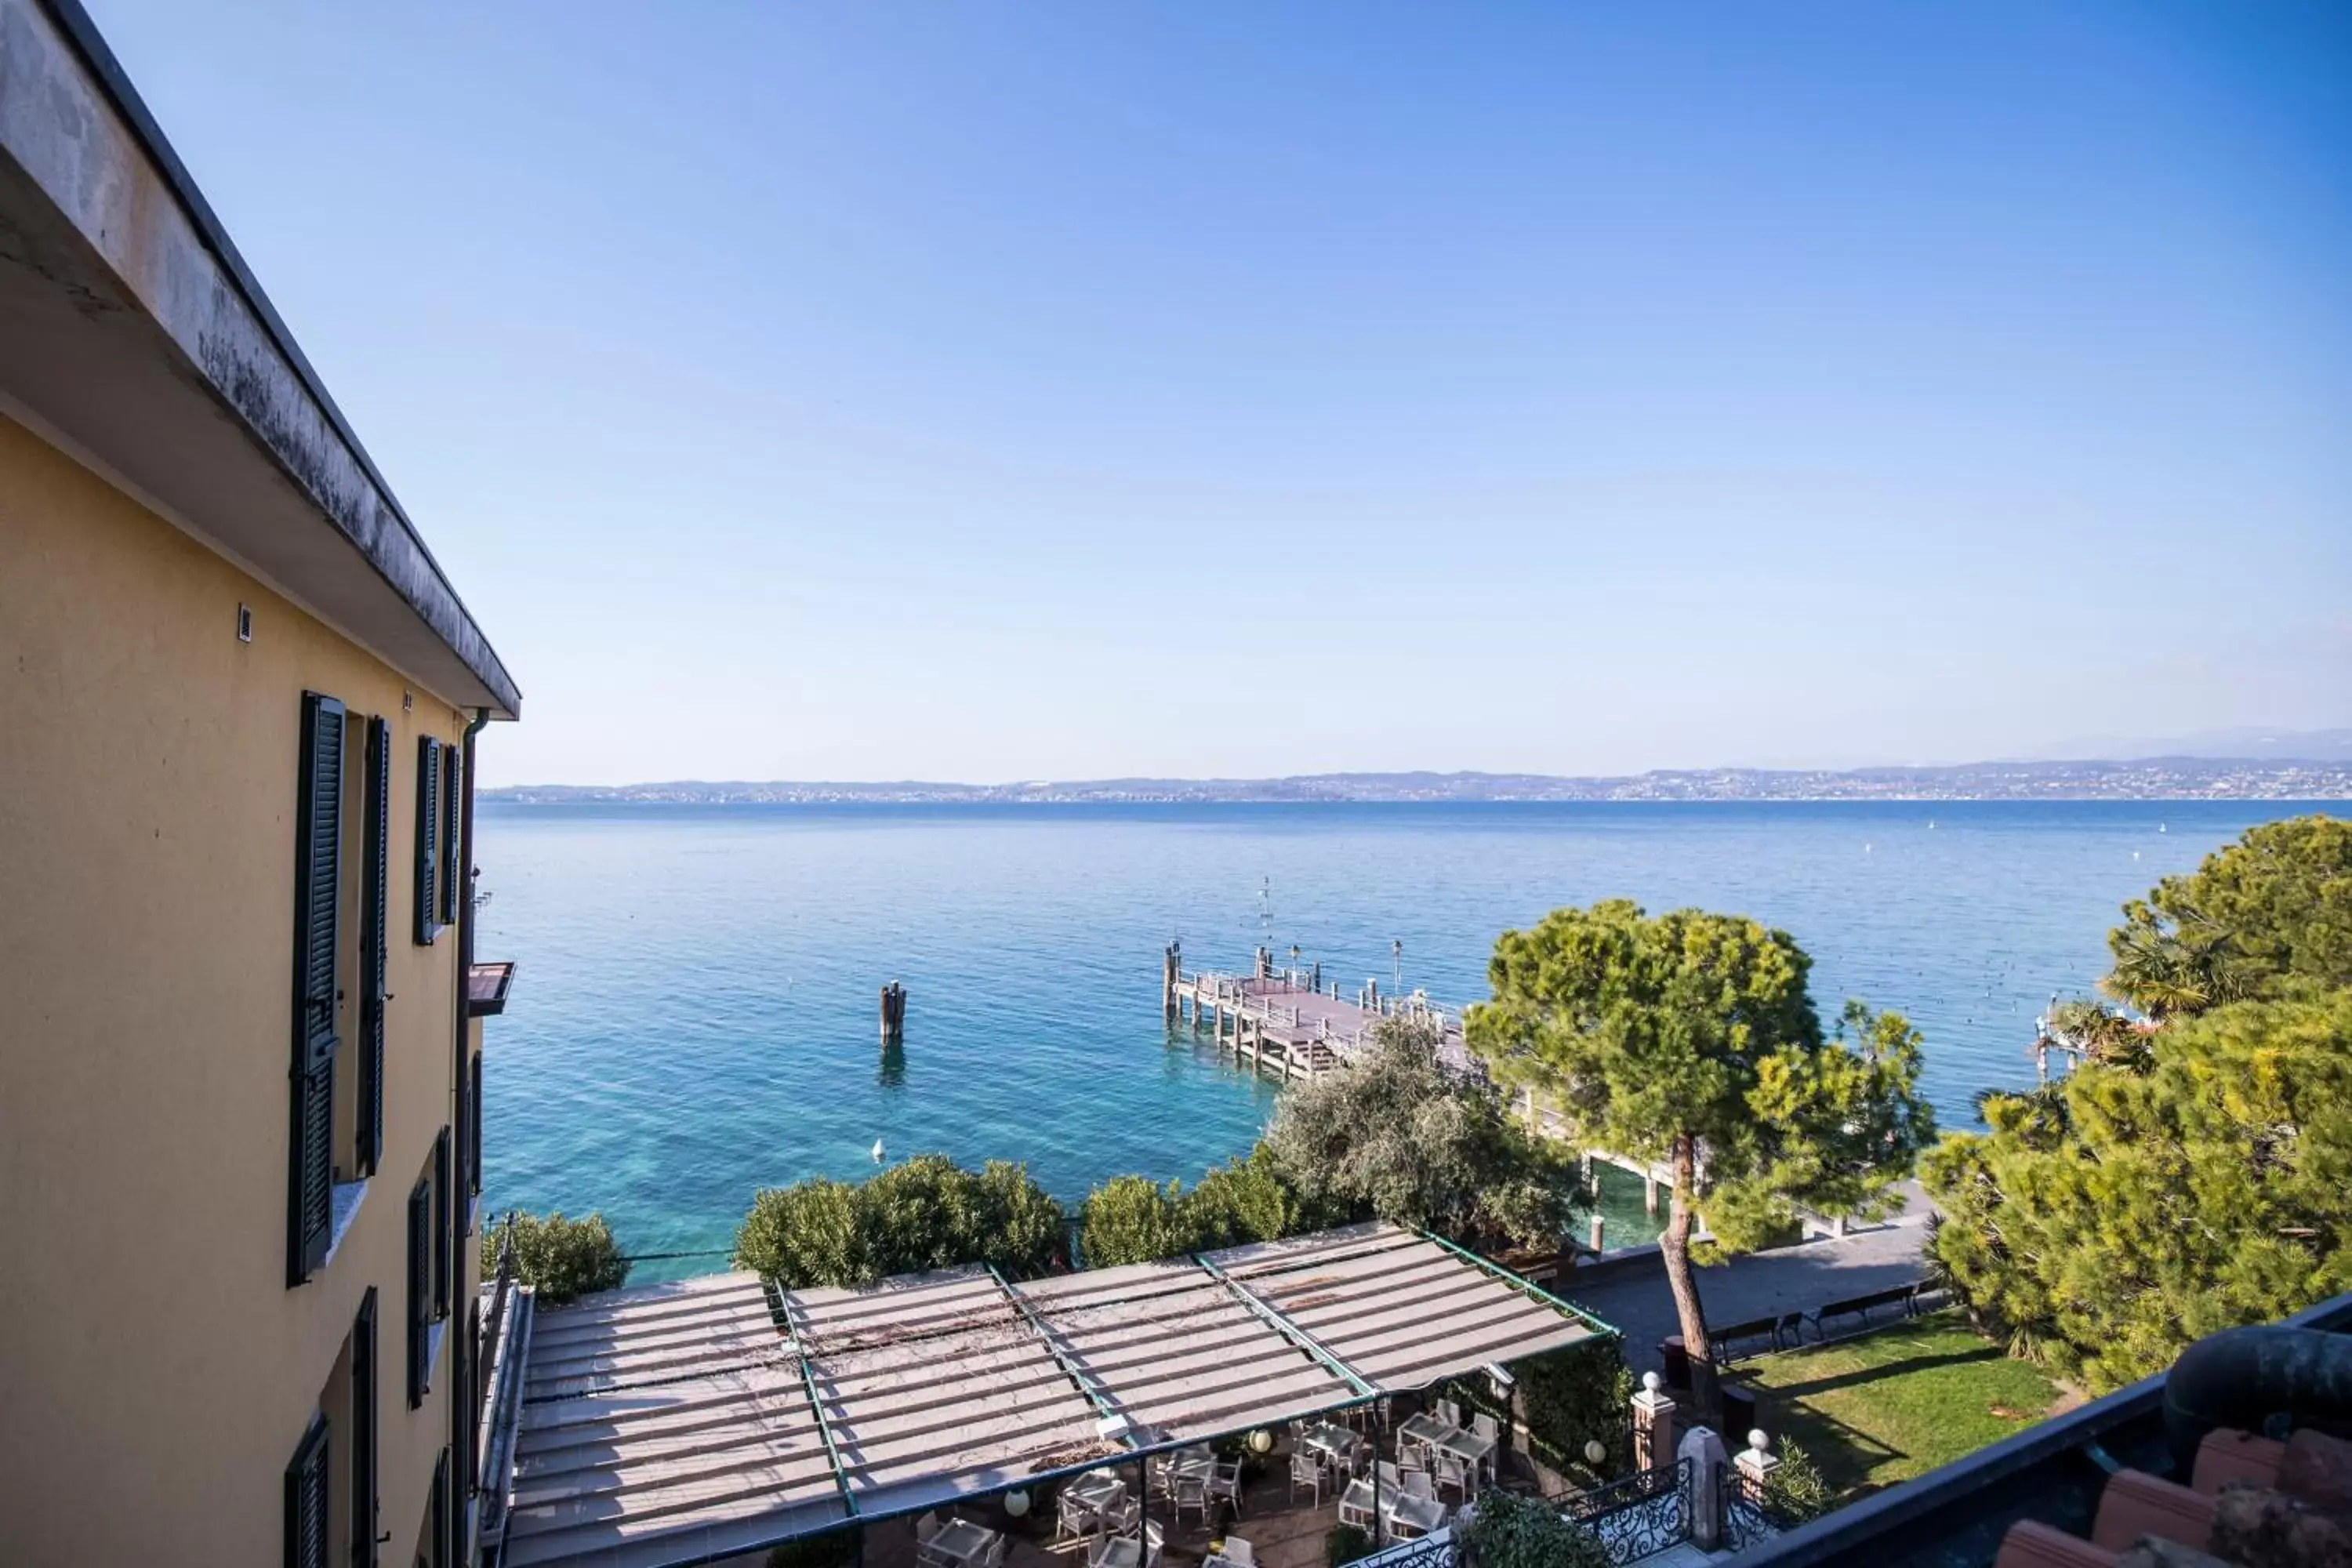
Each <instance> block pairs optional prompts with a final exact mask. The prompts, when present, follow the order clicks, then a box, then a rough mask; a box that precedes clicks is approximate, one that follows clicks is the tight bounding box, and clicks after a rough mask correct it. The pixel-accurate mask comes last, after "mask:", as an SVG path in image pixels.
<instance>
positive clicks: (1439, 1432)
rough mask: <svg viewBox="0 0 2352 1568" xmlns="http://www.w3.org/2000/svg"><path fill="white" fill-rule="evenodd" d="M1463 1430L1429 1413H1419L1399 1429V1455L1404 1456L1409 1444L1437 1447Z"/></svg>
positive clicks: (1424, 1411)
mask: <svg viewBox="0 0 2352 1568" xmlns="http://www.w3.org/2000/svg"><path fill="white" fill-rule="evenodd" d="M1461 1430H1462V1428H1461V1427H1459V1426H1451V1425H1449V1424H1448V1423H1446V1422H1445V1421H1444V1420H1441V1419H1440V1418H1439V1417H1437V1416H1436V1415H1433V1414H1431V1413H1430V1412H1429V1411H1426V1410H1423V1411H1420V1412H1417V1413H1416V1414H1414V1415H1412V1416H1411V1417H1409V1418H1408V1419H1407V1420H1406V1421H1405V1423H1404V1425H1403V1426H1399V1427H1398V1428H1397V1453H1398V1454H1399V1455H1400V1456H1402V1454H1403V1453H1404V1450H1405V1447H1406V1446H1407V1445H1408V1444H1413V1443H1418V1444H1421V1445H1423V1446H1424V1447H1437V1446H1438V1445H1439V1444H1441V1443H1443V1442H1444V1441H1445V1439H1446V1438H1448V1437H1452V1436H1457V1435H1458V1434H1460V1432H1461Z"/></svg>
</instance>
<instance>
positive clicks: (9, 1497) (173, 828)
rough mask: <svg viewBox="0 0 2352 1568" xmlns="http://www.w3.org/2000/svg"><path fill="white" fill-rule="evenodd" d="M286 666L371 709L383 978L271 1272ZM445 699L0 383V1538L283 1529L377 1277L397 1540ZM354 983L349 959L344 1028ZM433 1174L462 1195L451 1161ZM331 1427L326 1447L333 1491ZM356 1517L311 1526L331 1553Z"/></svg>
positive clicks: (406, 1511) (281, 1212)
mask: <svg viewBox="0 0 2352 1568" xmlns="http://www.w3.org/2000/svg"><path fill="white" fill-rule="evenodd" d="M240 604H243V605H248V606H250V608H251V611H252V640H251V641H250V642H241V641H239V640H238V637H237V636H236V624H237V608H238V605H240ZM305 689H311V690H318V691H323V692H327V693H330V694H331V695H333V696H335V697H338V698H340V699H341V700H343V701H344V702H345V703H346V704H347V705H348V707H349V710H350V711H351V712H352V714H354V715H367V714H380V715H382V716H383V718H384V719H386V720H387V721H389V723H390V725H391V730H392V742H393V751H392V757H393V766H392V768H391V779H392V784H391V788H392V795H391V814H390V816H391V837H392V850H391V856H390V864H391V868H392V873H391V879H390V887H391V891H390V904H391V910H390V915H391V918H390V926H389V932H390V934H389V939H388V942H387V948H388V952H389V963H390V968H389V973H388V975H387V980H386V986H387V989H388V991H389V992H390V993H391V994H392V998H393V999H392V1000H391V1001H390V1003H389V1004H388V1005H387V1014H386V1039H385V1052H384V1056H385V1072H386V1079H385V1085H384V1118H383V1136H384V1149H383V1158H382V1161H381V1163H380V1165H379V1167H378V1173H377V1174H376V1175H375V1176H374V1177H373V1180H372V1181H371V1183H370V1184H369V1187H368V1190H367V1193H366V1195H365V1197H364V1198H363V1199H362V1202H361V1204H360V1206H359V1209H358V1212H357V1214H356V1216H355V1218H354V1219H353V1220H352V1226H351V1228H350V1230H349V1232H348V1233H347V1235H346V1237H345V1238H344V1239H343V1240H342V1241H341V1244H340V1246H339V1247H338V1248H337V1250H336V1252H335V1254H334V1256H333V1257H332V1258H331V1260H330V1262H329V1263H328V1264H327V1266H326V1267H325V1268H321V1269H320V1270H319V1271H318V1272H317V1273H316V1274H314V1275H313V1276H312V1277H311V1279H310V1281H309V1282H308V1283H306V1284H303V1285H300V1286H298V1287H292V1288H289V1285H288V1283H287V1230H288V1219H287V1207H288V1185H289V1139H290V1134H289V1126H288V1121H289V1061H290V1059H291V1058H290V1050H291V1047H290V1039H291V1028H292V1024H291V1010H292V1008H291V1000H290V984H291V980H290V976H291V972H292V941H293V936H292V930H293V913H292V910H293V897H294V849H295V844H294V839H295V820H296V786H297V777H298V774H297V757H298V750H299V746H298V738H299V729H300V721H301V712H302V693H303V692H304V690H305ZM463 731H464V721H463V716H462V715H461V714H460V713H458V712H457V710H455V709H454V708H453V707H452V705H451V704H450V703H449V702H448V701H446V700H444V699H443V698H440V697H437V696H436V695H435V694H434V693H432V692H429V691H426V690H424V689H420V688H418V687H417V686H416V685H415V683H414V682H412V681H409V680H406V679H404V678H403V677H402V675H401V674H399V673H398V672H396V671H394V669H392V668H388V667H387V666H386V665H385V664H384V663H383V661H382V660H380V659H378V658H375V657H374V656H373V655H371V654H370V653H369V652H368V651H366V650H365V649H363V648H362V647H357V646H355V645H354V644H353V643H352V642H351V641H349V640H347V639H346V638H344V637H341V636H340V635H338V634H337V633H336V632H335V631H333V630H331V629H330V628H329V627H328V626H325V625H322V624H321V623H320V621H318V620H317V619H315V618H313V617H312V616H310V615H309V614H306V613H305V612H304V611H303V610H302V609H301V608H300V607H299V606H298V605H294V604H291V603H289V602H288V601H287V600H286V599H284V598H283V597H281V596H279V595H277V594H275V593H272V592H271V591H270V590H269V589H268V588H267V587H265V586H263V585H262V584H260V583H258V582H257V581H255V580H254V579H253V578H251V577H249V576H247V574H244V573H243V572H241V571H240V570H238V569H237V568H236V566H235V565H233V564H231V563H228V562H227V561H226V560H224V559H222V558H221V557H220V556H218V555H216V554H215V553H214V552H212V551H211V550H209V549H207V548H206V547H205V545H203V544H201V543H199V542H197V541H196V540H194V538H192V537H191V536H189V535H187V534H185V533H184V532H182V531H179V530H178V529H176V528H174V527H173V526H172V525H171V524H169V523H167V522H165V521H162V520H161V519H159V518H157V517H155V516H154V515H152V514H151V513H150V512H148V511H146V510H143V509H142V507H141V506H140V505H139V504H137V503H136V502H134V501H133V500H131V499H129V498H128V497H126V496H125V495H123V494H121V493H120V492H119V491H117V490H116V489H113V488H111V487H110V485H109V484H107V483H106V482H105V481H104V480H102V479H100V478H98V477H97V476H96V475H94V474H93V473H91V472H90V471H89V470H88V469H86V468H82V467H80V466H79V465H78V464H77V463H76V462H74V461H73V460H71V459H70V458H68V457H66V456H64V455H63V454H61V453H60V452H58V451H57V450H56V449H54V448H52V447H49V446H48V445H47V444H46V443H45V442H44V441H43V440H41V439H40V438H39V437H37V436H36V435H34V434H33V433H31V432H30V431H28V430H26V428H24V427H23V426H18V425H16V424H13V423H11V422H9V421H8V420H6V419H5V418H0V857H5V858H0V978H5V994H0V1132H4V1133H5V1136H0V1240H5V1260H0V1521H5V1524H0V1557H5V1559H6V1560H7V1561H8V1562H10V1563H19V1564H27V1565H37V1564H47V1563H175V1564H199V1563H221V1564H234V1565H236V1568H256V1565H266V1564H273V1563H278V1562H280V1561H281V1560H282V1556H283V1552H284V1546H283V1532H284V1517H283V1516H284V1491H283V1485H284V1482H283V1478H284V1472H285V1468H286V1465H287V1462H288V1460H289V1458H290V1457H291V1456H292V1455H293V1453H294V1450H295V1448H296V1446H297V1444H298V1442H299V1439H300V1437H301V1436H302V1434H303V1432H304V1430H305V1428H306V1426H307V1425H308V1424H309V1422H310V1417H311V1415H312V1413H313V1411H314V1410H316V1409H318V1408H319V1407H320V1404H321V1400H322V1396H330V1397H331V1396H333V1388H332V1384H333V1382H334V1379H335V1377H336V1376H337V1368H338V1358H339V1356H340V1355H341V1353H342V1352H343V1348H344V1344H345V1341H346V1337H347V1335H349V1333H350V1332H351V1330H352V1322H353V1320H354V1316H355V1314H356V1313H357V1311H358V1310H359V1307H360V1302H361V1299H362V1294H363V1293H364V1292H365V1291H366V1289H368V1288H369V1287H370V1286H373V1287H375V1289H376V1290H377V1295H378V1306H377V1323H378V1331H377V1332H378V1341H379V1351H378V1364H379V1377H378V1384H377V1386H378V1400H379V1409H380V1417H379V1428H378V1429H379V1438H378V1441H379V1444H380V1452H381V1458H380V1462H379V1466H378V1475H379V1477H380V1480H379V1486H380V1498H381V1507H380V1513H379V1521H380V1523H379V1531H380V1532H382V1533H383V1534H386V1535H388V1536H389V1538H390V1539H389V1540H388V1541H387V1542H385V1543H384V1544H383V1547H382V1549H381V1561H382V1562H383V1563H389V1564H395V1565H399V1568H405V1565H406V1564H407V1563H410V1562H411V1560H412V1556H413V1553H414V1552H415V1550H416V1542H417V1539H418V1531H419V1530H420V1528H421V1527H422V1525H423V1522H424V1520H425V1512H426V1508H427V1500H428V1491H429V1489H430V1484H431V1479H432V1476H433V1472H434V1468H435V1465H436V1461H437V1460H438V1458H439V1457H440V1454H441V1452H442V1449H443V1447H444V1446H445V1445H446V1444H447V1443H448V1442H449V1440H450V1433H451V1420H450V1412H451V1405H450V1403H449V1402H450V1399H451V1382H452V1366H453V1361H452V1353H451V1352H452V1350H453V1348H454V1345H455V1342H456V1340H457V1337H458V1335H459V1334H461V1333H462V1332H463V1331H464V1324H465V1314H466V1302H467V1300H469V1299H470V1297H471V1293H472V1288H473V1284H474V1275H473V1268H472V1262H473V1258H472V1254H473V1247H472V1243H471V1241H470V1240H467V1241H463V1242H461V1243H460V1244H459V1245H458V1246H457V1249H456V1256H457V1259H458V1261H459V1269H458V1277H457V1289H456V1290H455V1291H454V1297H455V1301H454V1309H453V1312H452V1316H451V1320H450V1323H449V1326H448V1331H447V1332H446V1333H445V1334H444V1335H443V1336H442V1340H441V1343H440V1349H439V1356H438V1365H437V1366H436V1369H435V1373H434V1376H433V1385H432V1392H431V1394H430V1396H429V1397H428V1398H427V1399H426V1401H425V1405H424V1407H423V1408H421V1409H415V1410H412V1409H411V1408H410V1407H409V1405H408V1401H407V1397H406V1379H405V1343H406V1342H405V1333H404V1330H405V1319H406V1299H407V1282H406V1237H407V1229H406V1212H405V1211H406V1200H407V1195H408V1193H409V1190H410V1188H411V1187H412V1185H413V1184H415V1181H416V1179H417V1177H418V1175H419V1174H420V1173H422V1172H424V1171H425V1169H426V1167H427V1166H428V1164H429V1163H430V1162H431V1159H432V1154H433V1148H434V1142H435V1140H436V1136H437V1135H438V1134H439V1133H440V1131H441V1130H442V1129H443V1128H444V1127H445V1126H447V1125H449V1124H450V1123H451V1120H452V1118H453V1116H454V1114H455V1106H456V1100H455V1083H454V1079H455V1076H456V1070H457V1069H456V1062H455V1056H456V1051H455V1045H454V1039H453V1037H454V1034H455V1031H456V1028H457V1026H456V1023H455V1008H456V1001H457V992H456V988H457V984H458V983H459V980H458V975H457V933H456V932H455V931H454V930H452V931H445V932H444V933H443V934H442V936H441V938H440V940H439V942H437V943H436V944H435V945H432V946H422V945H418V944H416V943H415V941H414V940H413V933H412V926H413V918H412V910H411V903H412V900H413V877H412V874H411V872H410V870H409V868H410V867H411V866H412V865H413V860H414V847H413V846H414V837H413V836H414V834H415V791H416V788H417V780H416V771H415V763H414V759H415V755H416V752H417V742H418V738H419V737H420V736H424V735H436V736H438V737H440V738H441V739H443V740H444V741H446V742H451V743H453V744H454V743H456V742H458V741H459V740H460V738H461V736H462V734H463ZM349 766H350V768H351V770H352V773H354V774H356V773H357V772H358V771H359V768H360V762H359V756H358V754H357V753H356V752H355V753H354V754H353V755H352V758H351V760H350V763H349ZM357 875H358V870H357V863H356V861H355V860H354V859H351V858H347V859H346V862H345V867H344V876H345V879H346V880H347V882H349V881H351V880H353V879H356V877H357ZM346 907H347V908H349V907H352V900H351V899H350V898H349V897H348V895H347V898H346ZM349 941H350V939H349V938H348V937H347V938H346V942H349ZM355 996H356V987H355V986H346V988H345V997H344V1002H343V1004H342V1007H343V1016H342V1018H341V1033H342V1034H343V1036H344V1038H345V1039H346V1040H350V1039H352V1038H354V1037H356V1035H357V1033H358V1029H357V1018H356V1014H355V1012H354V1011H353V999H354V998H355ZM348 1054H349V1051H348V1047H347V1048H346V1056H348ZM456 1187H457V1192H456V1194H455V1195H454V1197H453V1203H454V1205H455V1206H456V1208H457V1212H458V1213H459V1214H463V1213H464V1212H465V1197H464V1188H465V1183H464V1177H463V1174H462V1173H459V1174H458V1175H457V1180H456ZM347 1436H348V1435H347V1434H343V1433H338V1434H337V1435H336V1442H337V1451H336V1455H335V1458H334V1459H333V1461H332V1463H333V1466H334V1469H333V1484H334V1489H335V1490H336V1492H337V1493H338V1495H339V1496H342V1497H347V1496H348V1481H347V1479H346V1478H347V1473H348V1463H349V1461H348V1458H347V1456H348V1455H349V1452H350V1450H349V1448H348V1447H345V1446H344V1442H345V1440H346V1438H347ZM460 1495H461V1496H462V1492H461V1493H460ZM338 1518H339V1519H340V1518H341V1514H340V1510H339V1514H338ZM339 1529H340V1525H339ZM348 1542H349V1537H348V1535H344V1534H339V1535H338V1536H337V1537H336V1538H334V1539H332V1540H331V1542H330V1551H331V1554H332V1557H333V1560H335V1561H339V1562H341V1561H348V1558H347V1557H346V1556H345V1555H344V1553H345V1552H346V1551H347V1547H348Z"/></svg>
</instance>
